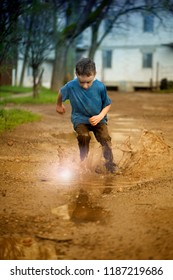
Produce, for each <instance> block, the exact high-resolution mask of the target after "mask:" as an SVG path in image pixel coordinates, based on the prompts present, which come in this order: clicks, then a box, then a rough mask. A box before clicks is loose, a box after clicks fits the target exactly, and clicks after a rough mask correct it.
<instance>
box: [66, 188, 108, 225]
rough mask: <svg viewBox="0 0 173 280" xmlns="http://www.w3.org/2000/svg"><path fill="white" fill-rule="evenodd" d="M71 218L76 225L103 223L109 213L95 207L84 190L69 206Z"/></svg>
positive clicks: (99, 207)
mask: <svg viewBox="0 0 173 280" xmlns="http://www.w3.org/2000/svg"><path fill="white" fill-rule="evenodd" d="M69 213H70V218H71V220H72V221H73V222H75V223H87V222H103V221H104V220H105V218H106V216H107V215H108V213H107V212H106V211H105V210H104V209H103V208H102V207H101V206H96V205H94V204H93V203H92V202H91V201H90V199H89V196H88V194H87V192H86V191H85V190H83V189H81V190H80V192H79V195H78V197H77V199H76V201H75V202H73V203H72V204H70V205H69Z"/></svg>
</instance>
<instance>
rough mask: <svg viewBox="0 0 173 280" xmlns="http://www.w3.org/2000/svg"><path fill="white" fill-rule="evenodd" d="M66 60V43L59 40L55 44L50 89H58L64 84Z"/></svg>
mask: <svg viewBox="0 0 173 280" xmlns="http://www.w3.org/2000/svg"><path fill="white" fill-rule="evenodd" d="M66 61H67V44H66V43H63V42H61V43H60V44H58V46H57V49H56V53H55V60H54V64H53V72H52V81H51V89H52V90H54V91H57V90H59V89H60V88H61V87H62V86H63V85H64V82H65V72H66Z"/></svg>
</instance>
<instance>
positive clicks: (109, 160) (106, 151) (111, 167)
mask: <svg viewBox="0 0 173 280" xmlns="http://www.w3.org/2000/svg"><path fill="white" fill-rule="evenodd" d="M102 148H103V156H104V158H105V160H106V163H105V167H106V169H107V171H108V172H110V173H115V171H116V167H117V166H116V164H115V163H114V162H113V153H112V149H111V143H110V142H109V141H108V142H105V143H104V145H103V146H102Z"/></svg>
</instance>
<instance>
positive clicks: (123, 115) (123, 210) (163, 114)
mask: <svg viewBox="0 0 173 280" xmlns="http://www.w3.org/2000/svg"><path fill="white" fill-rule="evenodd" d="M110 97H111V99H112V101H113V103H112V107H111V110H110V112H109V114H108V116H109V122H108V128H109V131H110V135H111V138H112V149H113V154H114V159H115V162H116V164H117V165H118V170H117V172H116V174H108V173H107V171H106V170H105V168H104V160H103V157H102V150H101V147H100V146H99V144H98V143H97V142H96V140H95V138H94V136H93V135H92V134H91V137H92V138H91V143H90V152H89V156H88V158H87V159H86V160H85V161H84V162H82V163H81V162H80V159H79V151H78V146H77V141H76V135H75V132H74V131H73V129H72V125H71V122H70V111H71V109H70V106H69V104H67V105H66V109H67V112H66V115H64V116H61V115H57V114H56V112H55V106H53V105H43V106H33V107H30V106H25V109H28V110H30V111H34V112H37V113H40V114H41V115H42V120H41V121H40V122H37V123H32V124H24V125H21V126H19V127H18V128H16V129H15V130H13V131H11V132H5V133H3V134H2V135H1V138H0V146H1V151H0V176H1V183H0V259H32V260H34V259H61V260H66V259H72V260H73V259H74V260H75V259H107V260H109V259H115V260H116V259H139V260H140V259H172V258H173V245H172V244H173V219H172V217H173V130H172V127H173V107H172V104H173V95H172V94H169V95H161V94H157V95H156V94H153V93H126V94H125V93H116V92H110ZM22 108H23V107H22ZM96 169H97V170H98V169H99V170H100V172H99V173H97V172H95V170H96Z"/></svg>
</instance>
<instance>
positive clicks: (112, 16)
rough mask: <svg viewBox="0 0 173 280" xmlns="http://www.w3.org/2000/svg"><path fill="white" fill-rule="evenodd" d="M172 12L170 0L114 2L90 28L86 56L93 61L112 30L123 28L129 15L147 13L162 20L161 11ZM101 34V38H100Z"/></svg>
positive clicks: (172, 7) (172, 6)
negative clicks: (88, 46) (89, 40)
mask: <svg viewBox="0 0 173 280" xmlns="http://www.w3.org/2000/svg"><path fill="white" fill-rule="evenodd" d="M171 10H173V3H172V1H171V0H168V1H164V0H150V1H148V0H140V1H139V0H133V1H129V0H115V1H113V2H112V4H111V5H109V7H107V11H106V13H107V15H105V16H104V17H103V18H98V19H97V20H96V21H95V22H94V23H93V24H92V26H91V44H90V48H89V54H88V56H89V57H90V58H92V59H94V56H95V53H96V50H97V49H98V47H99V46H100V45H101V43H102V42H103V40H104V39H105V38H106V36H107V35H108V34H109V33H110V31H111V29H112V28H116V29H117V30H118V29H120V28H121V27H122V26H124V24H125V22H126V19H127V17H128V15H129V14H135V13H149V14H153V15H155V16H157V17H159V18H160V20H162V17H161V13H162V12H163V11H171ZM104 21H105V24H104V28H102V32H101V33H100V32H99V31H100V26H101V25H102V24H103V22H104ZM100 34H101V36H100Z"/></svg>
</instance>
